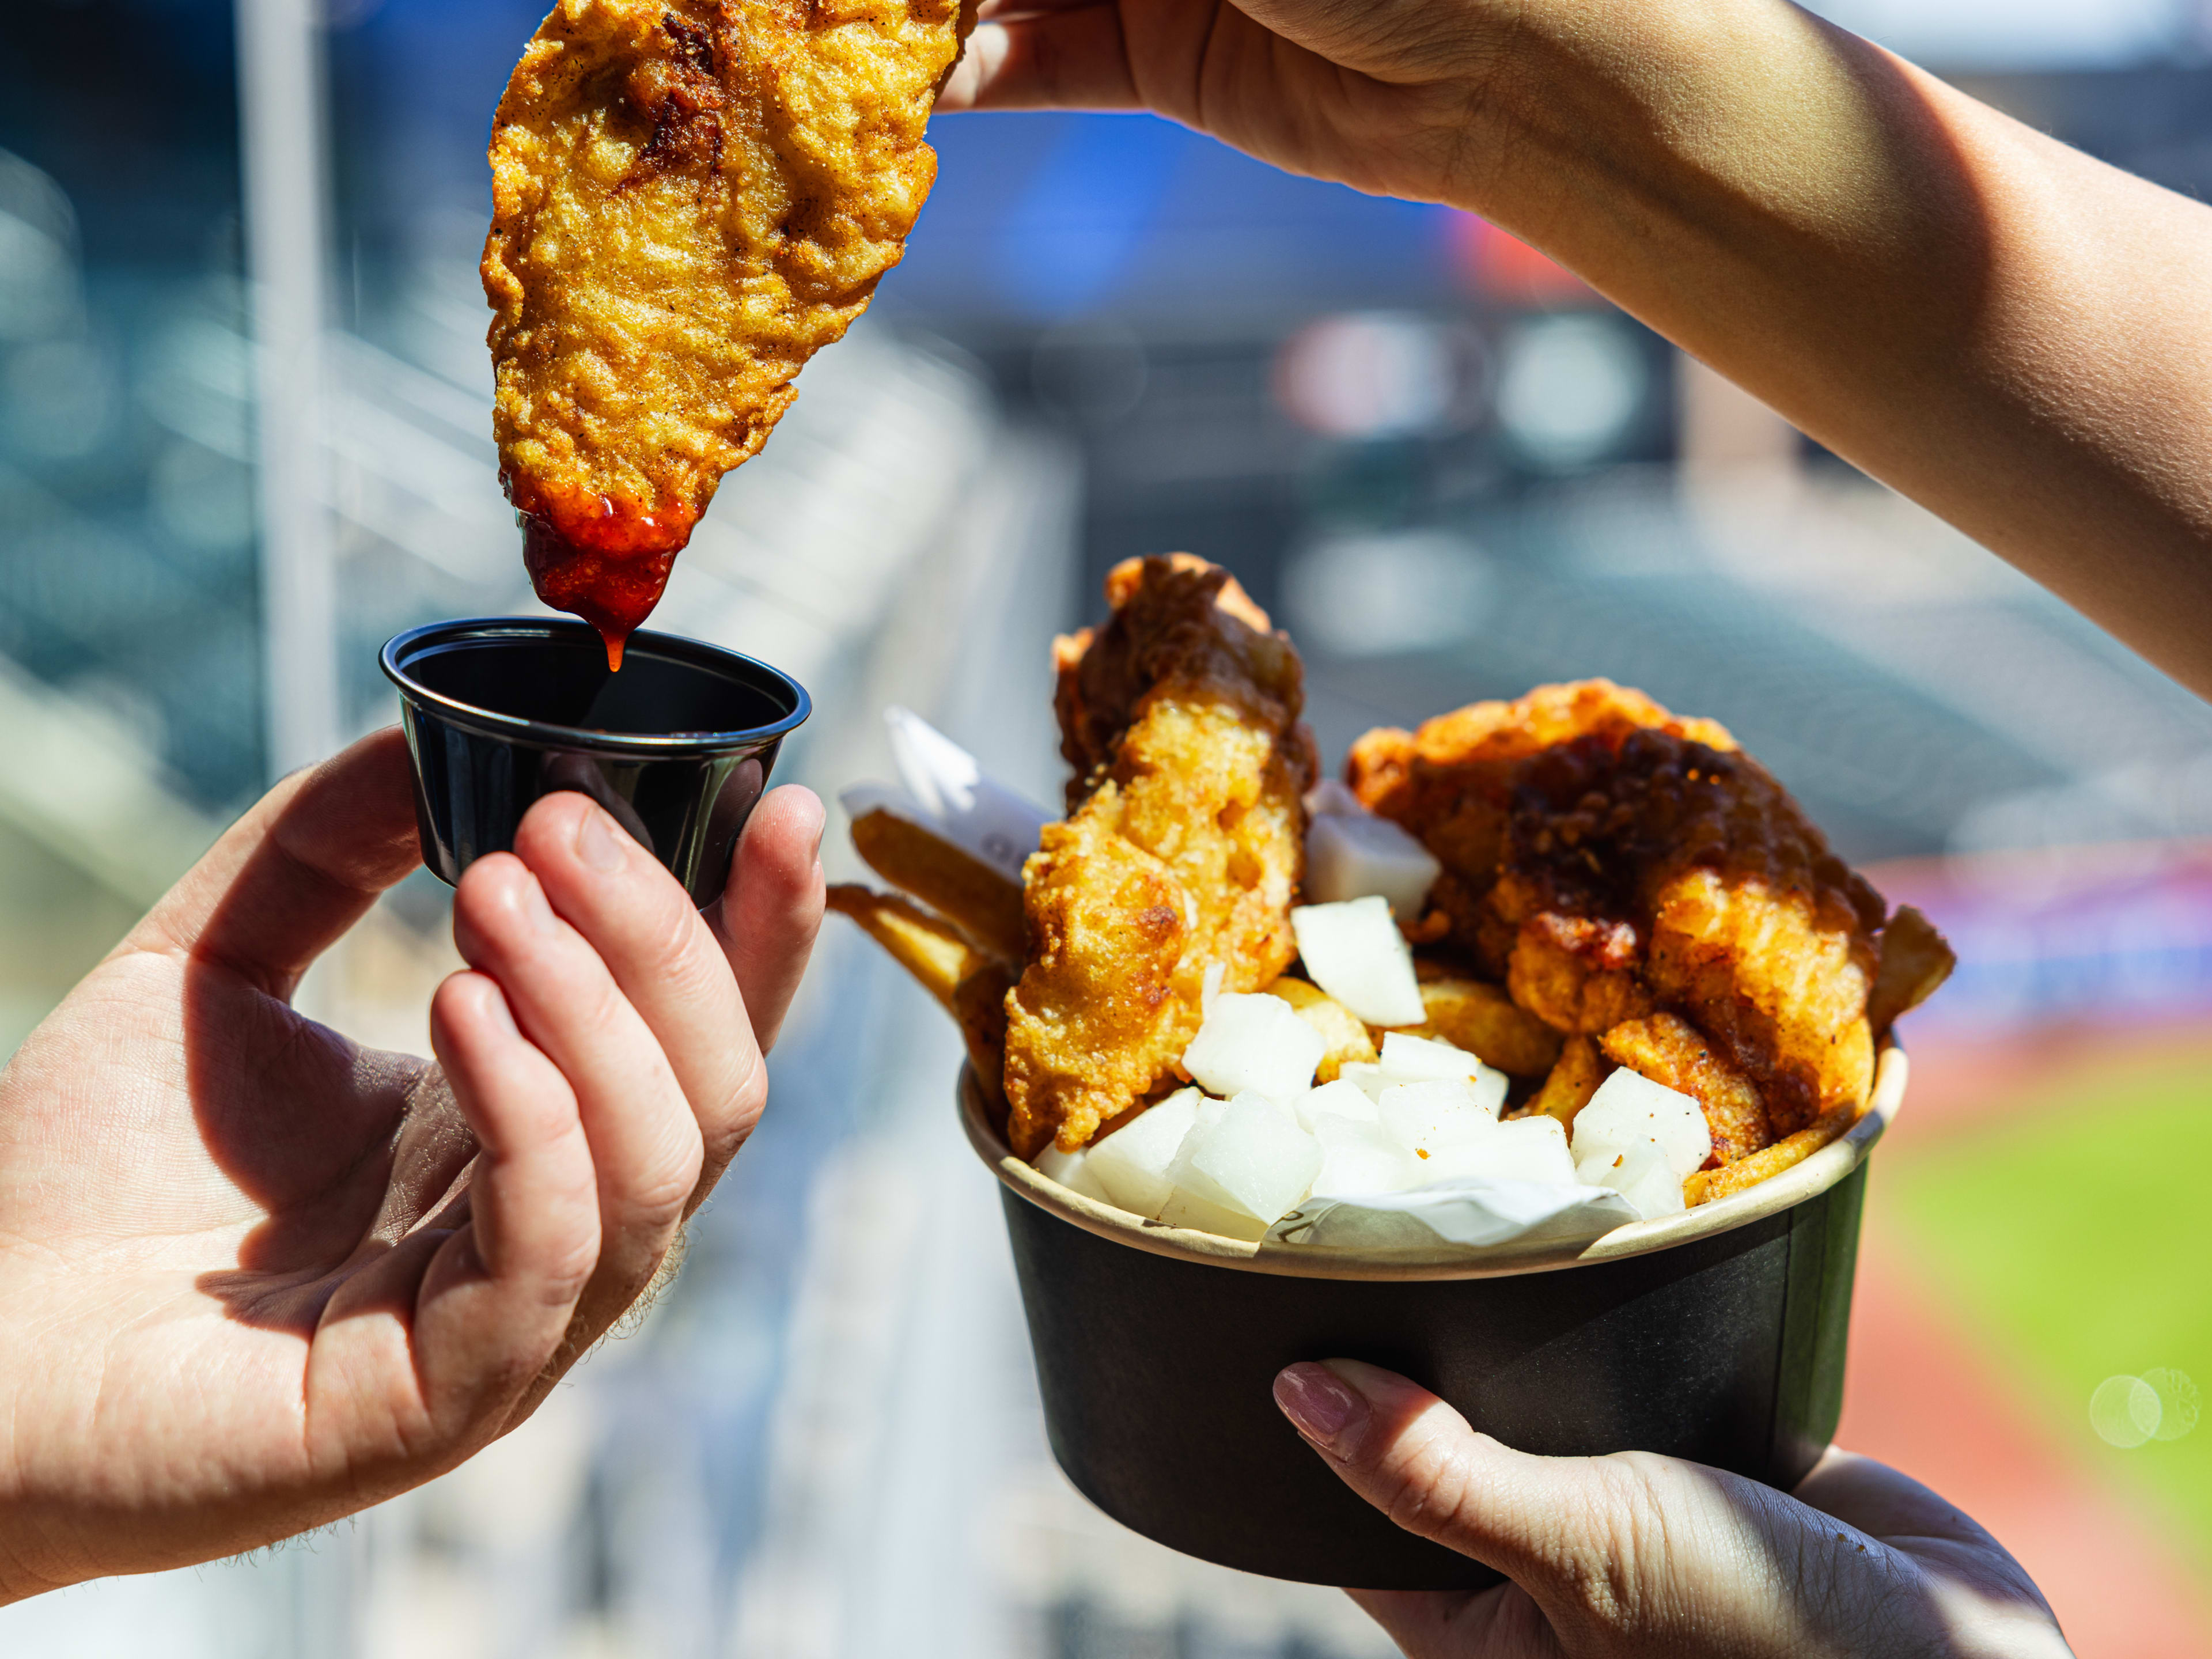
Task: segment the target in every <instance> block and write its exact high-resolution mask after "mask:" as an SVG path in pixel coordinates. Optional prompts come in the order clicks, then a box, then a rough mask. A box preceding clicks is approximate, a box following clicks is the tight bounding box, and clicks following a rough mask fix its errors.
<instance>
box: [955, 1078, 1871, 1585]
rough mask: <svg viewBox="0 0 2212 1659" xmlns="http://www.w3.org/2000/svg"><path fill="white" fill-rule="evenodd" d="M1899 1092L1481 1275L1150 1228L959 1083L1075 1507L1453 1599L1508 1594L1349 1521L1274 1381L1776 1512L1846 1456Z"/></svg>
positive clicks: (1227, 1559)
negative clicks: (1750, 1176)
mask: <svg viewBox="0 0 2212 1659" xmlns="http://www.w3.org/2000/svg"><path fill="white" fill-rule="evenodd" d="M1904 1094H1905V1054H1904V1051H1903V1050H1902V1049H1900V1048H1895V1047H1891V1048H1887V1049H1885V1050H1884V1051H1883V1053H1882V1055H1881V1066H1880V1069H1879V1070H1878V1072H1877V1073H1876V1076H1875V1091H1874V1098H1873V1102H1872V1103H1871V1105H1870V1107H1869V1109H1868V1111H1867V1113H1866V1115H1864V1116H1863V1117H1862V1118H1861V1119H1860V1121H1859V1122H1858V1124H1857V1127H1854V1128H1853V1129H1852V1130H1851V1131H1850V1133H1849V1134H1847V1135H1845V1136H1844V1137H1843V1138H1842V1139H1839V1140H1836V1141H1834V1142H1832V1143H1831V1144H1830V1145H1828V1146H1826V1147H1824V1148H1822V1149H1821V1150H1820V1152H1816V1153H1814V1155H1813V1156H1812V1157H1811V1158H1808V1159H1806V1160H1805V1161H1804V1162H1803V1163H1802V1164H1797V1165H1796V1167H1795V1168H1793V1169H1790V1170H1784V1171H1783V1172H1782V1173H1781V1174H1780V1175H1778V1176H1772V1177H1771V1178H1770V1179H1768V1180H1766V1181H1764V1182H1759V1184H1758V1185H1757V1186H1755V1187H1752V1188H1747V1189H1746V1190H1745V1191H1743V1192H1741V1193H1739V1194H1735V1196H1733V1197H1730V1198H1726V1199H1722V1200H1717V1201H1716V1202H1714V1203H1711V1204H1707V1205H1703V1206H1699V1207H1698V1208H1696V1209H1693V1210H1687V1211H1685V1212H1682V1213H1681V1214H1680V1215H1675V1216H1668V1217H1665V1218H1661V1219H1659V1220H1656V1221H1647V1222H1639V1223H1637V1224H1635V1225H1632V1226H1626V1227H1620V1228H1616V1229H1615V1230H1614V1231H1612V1232H1610V1233H1608V1234H1607V1235H1606V1236H1605V1237H1603V1238H1601V1239H1599V1240H1598V1241H1597V1242H1596V1243H1594V1244H1589V1245H1587V1246H1579V1247H1577V1246H1574V1245H1568V1246H1564V1247H1562V1246H1559V1245H1550V1246H1542V1247H1536V1248H1533V1249H1529V1250H1528V1251H1527V1252H1525V1253H1523V1254H1521V1255H1516V1256H1515V1257H1512V1258H1511V1259H1509V1260H1506V1261H1497V1262H1488V1263H1486V1264H1485V1265H1484V1266H1482V1267H1473V1268H1470V1267H1466V1266H1464V1265H1454V1264H1452V1263H1450V1262H1449V1261H1446V1260H1443V1259H1442V1258H1441V1257H1439V1258H1438V1259H1434V1260H1423V1259H1421V1258H1419V1256H1417V1255H1408V1254H1406V1253H1401V1252H1396V1251H1391V1252H1383V1251H1361V1250H1347V1249H1309V1248H1305V1247H1301V1246H1297V1245H1282V1244H1269V1243H1261V1244H1251V1243H1244V1242H1243V1241H1240V1240H1236V1239H1229V1238H1221V1237H1216V1236H1214V1235H1212V1234H1210V1233H1200V1232H1192V1231H1186V1230H1183V1229H1181V1228H1175V1227H1167V1226H1163V1225H1160V1224H1159V1223H1158V1222H1153V1221H1146V1220H1143V1219H1141V1218H1138V1217H1136V1216H1133V1215H1131V1214H1129V1213H1128V1212H1127V1211H1124V1210H1118V1209H1115V1208H1114V1207H1113V1206H1110V1205H1106V1204H1101V1203H1097V1202H1096V1201H1094V1200H1091V1199H1088V1198H1085V1197H1084V1196H1083V1195H1082V1194H1078V1193H1074V1192H1071V1191H1069V1190H1068V1189H1067V1188H1065V1187H1062V1186H1060V1184H1059V1183H1058V1182H1054V1181H1051V1180H1048V1179H1047V1178H1046V1177H1045V1176H1042V1175H1040V1174H1038V1173H1037V1171H1036V1170H1034V1169H1032V1168H1030V1165H1029V1164H1025V1163H1024V1162H1023V1161H1022V1160H1021V1159H1019V1158H1016V1157H1014V1156H1013V1155H1012V1153H1011V1152H1009V1151H1008V1150H1007V1146H1006V1139H1005V1138H1004V1136H1003V1135H1002V1134H1001V1133H1000V1130H999V1128H998V1127H997V1126H996V1125H995V1124H994V1122H993V1121H992V1115H991V1113H990V1110H989V1109H988V1107H987V1105H986V1103H985V1101H984V1098H983V1095H982V1091H981V1089H980V1088H979V1087H978V1086H977V1085H976V1081H975V1075H974V1073H972V1072H967V1071H963V1073H962V1075H961V1082H960V1106H961V1118H962V1121H963V1124H964V1126H965V1127H966V1129H967V1132H968V1139H969V1142H970V1144H971V1145H973V1146H974V1147H975V1151H976V1153H977V1154H978V1155H979V1156H980V1157H981V1158H982V1159H983V1161H984V1162H985V1163H986V1164H989V1165H990V1166H991V1168H992V1170H993V1172H994V1173H995V1174H996V1175H997V1176H998V1177H999V1180H1000V1183H1001V1185H1002V1187H1003V1188H1004V1190H1003V1192H1002V1193H1001V1194H1000V1198H1001V1200H1002V1202H1003V1204H1004V1206H1005V1209H1006V1228H1007V1231H1008V1233H1009V1234H1010V1235H1011V1237H1012V1243H1013V1254H1014V1267H1015V1271H1016V1274H1017V1276H1018V1279H1019V1280H1020V1283H1021V1289H1022V1301H1023V1304H1024V1308H1025V1309H1026V1310H1027V1312H1028V1315H1029V1326H1030V1345H1031V1346H1032V1348H1033V1349H1034V1351H1035V1353H1036V1369H1037V1383H1038V1386H1039V1388H1040V1389H1041V1391H1042V1395H1043V1398H1044V1414H1045V1427H1046V1430H1047V1432H1048V1435H1049V1437H1050V1439H1051V1442H1052V1449H1053V1455H1054V1458H1055V1459H1056V1460H1057V1461H1058V1462H1059V1463H1060V1468H1062V1469H1063V1470H1065V1471H1066V1474H1067V1477H1068V1479H1069V1480H1073V1482H1074V1483H1075V1485H1076V1486H1077V1487H1078V1488H1079V1490H1080V1491H1081V1492H1083V1493H1084V1495H1085V1497H1087V1498H1090V1499H1091V1502H1093V1503H1094V1504H1097V1505H1098V1507H1099V1508H1100V1509H1102V1510H1105V1511H1106V1513H1107V1514H1109V1515H1110V1516H1113V1517H1114V1518H1115V1520H1117V1521H1119V1522H1121V1523H1122V1524H1123V1525H1125V1526H1127V1527H1130V1528H1133V1529H1134V1530H1136V1531H1138V1532H1140V1533H1142V1534H1145V1535H1146V1537H1148V1538H1151V1539H1153V1540H1155V1541H1158V1542H1159V1543H1162V1544H1165V1545H1167V1546H1169V1547H1171V1548H1174V1549H1177V1550H1181V1551H1182V1552H1183V1553H1185V1554H1188V1555H1194V1556H1198V1557H1200V1559H1205V1560H1208V1561H1215V1562H1218V1563H1220V1564H1221V1565H1224V1566H1228V1567H1235V1568H1237V1569H1240V1570H1241V1571H1245V1572H1255V1573H1262V1574H1265V1575H1267V1576H1268V1577H1274V1578H1291V1579H1299V1580H1303V1581H1304V1582H1306V1583H1320V1584H1344V1585H1350V1586H1352V1587H1354V1588H1357V1589H1479V1588H1481V1587H1483V1586H1485V1585H1488V1584H1494V1583H1498V1582H1499V1579H1498V1574H1497V1573H1495V1572H1493V1571H1491V1570H1490V1569H1489V1568H1487V1567H1485V1566H1482V1565H1480V1564H1479V1563H1477V1562H1474V1561H1471V1560H1469V1559H1467V1558H1466V1557H1464V1556H1461V1555H1457V1554H1455V1553H1452V1552H1451V1551H1449V1550H1447V1549H1444V1548H1443V1547H1441V1546H1439V1545H1437V1544H1432V1543H1430V1542H1429V1541H1426V1540H1425V1539H1421V1538H1418V1537H1416V1536H1414V1535H1413V1534H1411V1533H1409V1532H1406V1531H1403V1530H1401V1528H1398V1527H1396V1526H1395V1525H1393V1524H1392V1523H1391V1522H1389V1520H1388V1519H1387V1518H1385V1517H1384V1516H1383V1515H1382V1514H1381V1512H1379V1511H1378V1510H1375V1509H1373V1508H1371V1507H1370V1505H1368V1504H1366V1503H1364V1502H1363V1501H1362V1500H1361V1499H1360V1498H1358V1497H1356V1496H1355V1495H1354V1494H1353V1493H1352V1490H1351V1488H1350V1487H1348V1486H1345V1485H1344V1483H1343V1482H1342V1481H1340V1480H1338V1479H1337V1478H1336V1476H1335V1475H1334V1474H1331V1473H1330V1472H1329V1471H1328V1468H1326V1467H1325V1466H1324V1465H1323V1464H1322V1460H1321V1459H1320V1457H1319V1456H1317V1455H1316V1454H1315V1453H1314V1452H1313V1451H1312V1450H1310V1449H1309V1448H1308V1447H1307V1446H1306V1445H1305V1444H1304V1442H1302V1441H1301V1440H1300V1439H1299V1438H1298V1437H1297V1434H1296V1433H1294V1432H1293V1431H1292V1430H1291V1425H1290V1424H1289V1422H1288V1421H1287V1420H1285V1418H1284V1417H1283V1415H1282V1413H1280V1412H1279V1410H1277V1408H1276V1407H1275V1403H1274V1399H1273V1394H1272V1391H1271V1389H1272V1384H1273V1382H1274V1378H1275V1373H1276V1372H1278V1371H1279V1370H1281V1369H1282V1368H1283V1367H1284V1366H1285V1365H1287V1364H1291V1363H1292V1362H1293V1361H1296V1360H1301V1359H1325V1358H1355V1359H1364V1360H1368V1361H1370V1362H1372V1363H1373V1364H1377V1365H1383V1366H1387V1367H1389V1369H1390V1370H1395V1371H1400V1372H1402V1373H1403V1374H1405V1375H1406V1376H1410V1377H1412V1378H1413V1379H1414V1380H1415V1381H1417V1382H1419V1383H1422V1384H1423V1385H1424V1386H1425V1387H1427V1388H1429V1389H1433V1390H1434V1391H1435V1392H1436V1393H1437V1394H1438V1395H1441V1396H1443V1398H1444V1399H1445V1400H1447V1401H1450V1402H1451V1404H1452V1405H1454V1406H1455V1407H1458V1408H1459V1410H1460V1411H1461V1412H1462V1413H1465V1414H1466V1416H1467V1419H1468V1421H1469V1422H1470V1423H1472V1424H1473V1425H1474V1426H1475V1427H1476V1428H1478V1429H1480V1430H1482V1431H1485V1432H1486V1433H1489V1434H1491V1435H1493V1436H1495V1437H1497V1438H1498V1439H1499V1440H1501V1441H1503V1442H1504V1443H1506V1444H1507V1445H1510V1446H1514V1447H1517V1448H1519V1449H1522V1450H1523V1451H1529V1452H1536V1453H1541V1454H1545V1455H1554V1456H1590V1455H1599V1454H1602V1453H1606V1452H1613V1451H1625V1450H1631V1449H1635V1450H1643V1451H1653V1452H1662V1453H1665V1454H1667V1455H1670V1456H1674V1457H1682V1458H1688V1459H1691V1460H1692V1461H1694V1462H1699V1463H1706V1464H1711V1465H1712V1466H1713V1467H1715V1468H1723V1469H1729V1470H1733V1471H1734V1472H1735V1473H1736V1474H1744V1475H1748V1476H1750V1477H1752V1478H1753V1480H1761V1481H1764V1482H1765V1483H1766V1484H1767V1485H1769V1486H1776V1487H1779V1488H1781V1489H1783V1490H1785V1491H1786V1490H1788V1489H1789V1488H1790V1487H1791V1486H1795V1485H1796V1483H1797V1482H1798V1480H1801V1479H1802V1478H1803V1476H1804V1475H1805V1474H1806V1472H1807V1471H1808V1470H1809V1469H1810V1468H1812V1467H1813V1464H1814V1462H1815V1460H1817V1459H1818V1458H1819V1456H1820V1453H1821V1451H1822V1450H1823V1449H1825V1448H1826V1445H1827V1444H1828V1442H1829V1439H1830V1437H1832V1435H1833V1434H1834V1432H1835V1427H1836V1419H1837V1416H1838V1413H1839V1412H1840V1410H1841V1408H1842V1405H1843V1377H1844V1339H1845V1334H1846V1333H1847V1330H1848V1328H1849V1326H1850V1305H1851V1278H1852V1272H1853V1268H1854V1267H1855V1265H1856V1262H1857V1255H1858V1235H1859V1206H1860V1200H1861V1199H1862V1197H1863V1194H1864V1192H1865V1188H1866V1170H1865V1159H1866V1155H1867V1152H1868V1150H1869V1148H1870V1147H1872V1146H1873V1145H1874V1143H1875V1140H1876V1139H1879V1138H1880V1137H1881V1132H1882V1130H1883V1128H1884V1127H1886V1126H1887V1122H1888V1120H1889V1119H1890V1118H1892V1117H1893V1116H1894V1115H1896V1112H1897V1109H1898V1107H1899V1103H1900V1102H1901V1101H1902V1099H1903V1097H1904Z"/></svg>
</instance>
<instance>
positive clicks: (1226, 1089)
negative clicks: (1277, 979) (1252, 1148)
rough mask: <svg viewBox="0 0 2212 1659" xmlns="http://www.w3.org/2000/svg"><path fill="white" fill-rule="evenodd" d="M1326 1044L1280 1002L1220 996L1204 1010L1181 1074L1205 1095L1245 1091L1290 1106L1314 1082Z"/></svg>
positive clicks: (1286, 1005)
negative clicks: (1202, 1019) (1189, 1076)
mask: <svg viewBox="0 0 2212 1659" xmlns="http://www.w3.org/2000/svg"><path fill="white" fill-rule="evenodd" d="M1327 1053H1328V1038H1327V1037H1325V1036H1322V1034H1321V1033H1320V1032H1319V1031H1316V1030H1314V1028H1313V1027H1312V1026H1310V1025H1309V1024H1306V1023H1305V1021H1304V1020H1302V1019H1300V1018H1298V1017H1297V1012H1296V1011H1295V1010H1294V1009H1292V1008H1291V1005H1290V1004H1289V1003H1287V1002H1285V1001H1284V1000H1282V999H1281V998H1280V997H1271V996H1238V995H1236V994H1230V993H1225V994H1223V995H1220V996H1218V997H1216V998H1214V1000H1213V1006H1212V1007H1211V1008H1209V1009H1208V1010H1206V1023H1205V1024H1202V1025H1200V1027H1199V1028H1198V1035H1197V1036H1194V1037H1193V1038H1192V1039H1191V1042H1190V1047H1189V1048H1186V1049H1184V1050H1183V1051H1182V1068H1183V1070H1185V1071H1186V1072H1188V1073H1190V1074H1191V1076H1193V1077H1194V1078H1195V1079H1198V1081H1199V1082H1200V1084H1201V1085H1203V1086H1204V1087H1205V1089H1206V1091H1207V1092H1208V1093H1209V1094H1216V1095H1220V1096H1223V1097H1229V1096H1232V1095H1241V1094H1243V1092H1244V1091H1246V1090H1248V1089H1256V1090H1257V1091H1259V1092H1260V1093H1261V1094H1263V1095H1266V1096H1268V1097H1270V1098H1272V1099H1275V1100H1293V1099H1296V1098H1297V1097H1298V1096H1300V1095H1302V1094H1304V1092H1305V1091H1306V1090H1307V1088H1308V1087H1309V1086H1310V1085H1311V1084H1312V1082H1313V1079H1314V1071H1315V1069H1316V1067H1317V1066H1320V1064H1321V1057H1322V1055H1323V1054H1327Z"/></svg>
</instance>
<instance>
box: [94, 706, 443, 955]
mask: <svg viewBox="0 0 2212 1659" xmlns="http://www.w3.org/2000/svg"><path fill="white" fill-rule="evenodd" d="M420 861H421V853H420V849H419V847H418V844H417V842H416V834H415V808H414V792H413V788H412V786H411V785H410V782H409V780H408V769H407V745H406V743H405V741H404V739H403V738H401V736H400V734H399V729H398V727H397V726H392V727H389V728H387V729H386V730H385V731H382V732H375V733H374V734H373V735H371V736H369V737H366V738H362V740H361V741H360V742H359V743H356V744H354V745H353V746H352V747H351V748H349V749H347V750H343V752H342V753H340V754H338V755H336V756H334V757H331V759H329V760H327V761H325V762H324V763H322V764H321V765H320V766H317V767H313V768H311V769H308V770H307V771H303V772H295V774H293V775H291V776H290V777H289V778H287V779H285V780H284V781H283V782H282V783H280V784H278V785H277V786H276V787H275V788H274V789H271V790H270V792H269V793H267V794H266V795H264V796H263V797H262V798H261V799H260V800H259V801H258V802H257V803H256V804H255V805H253V806H252V808H251V809H250V810H249V811H247V812H246V816H245V817H241V818H240V819H239V821H238V822H237V823H234V824H233V825H232V826H231V827H230V829H228V831H226V832H225V833H224V835H223V836H222V839H221V840H220V841H218V842H216V844H215V846H214V847H213V848H210V850H209V852H208V854H207V855H206V856H205V857H204V858H202V859H201V860H200V861H199V862H198V863H197V864H196V865H194V866H192V867H191V870H190V871H188V872H186V873H185V876H184V878H182V879H181V880H179V882H178V883H177V884H176V885H175V886H174V887H173V888H171V889H170V890H169V891H168V892H167V894H165V895H164V896H162V898H161V901H160V902H158V903H156V904H155V906H154V908H153V909H152V910H151V911H149V913H148V914H147V915H146V918H145V920H144V921H141V922H140V923H139V924H138V926H137V927H135V928H133V929H132V930H131V934H130V936H129V938H127V939H125V941H124V943H123V944H122V945H119V946H118V947H117V948H118V950H120V951H130V950H168V951H189V952H191V953H192V954H194V955H196V956H198V957H203V958H204V959H208V960H211V961H216V962H220V963H223V964H225V965H226V966H228V967H231V968H234V969H237V970H238V971H239V972H240V973H243V974H245V975H247V976H248V977H249V978H252V980H254V981H256V982H258V984H259V985H260V986H261V987H262V988H263V989H264V990H266V991H268V992H269V993H270V994H271V995H272V996H278V997H289V995H290V994H291V993H292V990H293V988H294V987H295V986H296V985H297V984H298V982H299V977H300V975H301V974H302V973H304V972H306V971H307V964H308V963H311V962H313V960H314V959H315V958H316V957H318V956H319V955H321V954H322V952H323V951H325V949H326V948H328V946H329V945H331V942H332V941H333V940H335V939H337V937H338V936H339V935H340V934H342V933H344V932H345V931H346V929H347V928H349V927H352V926H353V924H354V923H355V922H356V921H359V920H360V919H361V916H362V913H363V912H364V911H366V910H367V909H368V907H369V906H370V905H371V904H373V903H374V902H376V896H377V895H378V894H379V893H380V892H382V891H383V890H385V889H386V888H387V887H389V886H391V885H392V883H394V882H396V881H398V879H399V878H401V877H403V876H404V875H406V874H407V873H408V872H410V870H412V869H414V868H415V866H416V864H418V863H419V862H420Z"/></svg>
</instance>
